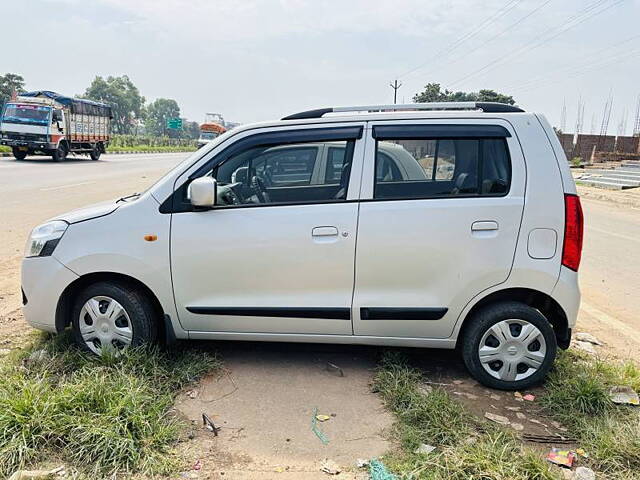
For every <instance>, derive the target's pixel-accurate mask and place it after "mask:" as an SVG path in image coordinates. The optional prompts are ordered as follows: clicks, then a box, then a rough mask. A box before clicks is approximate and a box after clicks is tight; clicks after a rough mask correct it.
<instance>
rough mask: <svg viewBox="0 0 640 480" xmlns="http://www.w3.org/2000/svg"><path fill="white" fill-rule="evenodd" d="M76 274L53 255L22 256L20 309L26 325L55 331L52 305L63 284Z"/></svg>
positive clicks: (61, 290) (54, 312) (64, 285)
mask: <svg viewBox="0 0 640 480" xmlns="http://www.w3.org/2000/svg"><path fill="white" fill-rule="evenodd" d="M77 278H78V275H76V274H75V273H73V272H72V271H71V270H69V269H68V268H67V267H65V266H64V265H63V264H62V263H60V262H59V261H58V260H56V259H55V258H54V257H31V258H25V259H23V260H22V292H23V296H24V298H23V303H24V302H25V300H26V303H25V304H24V305H23V306H22V311H23V312H24V318H25V320H26V321H27V323H28V324H29V325H31V326H32V327H34V328H37V329H39V330H44V331H46V332H56V309H57V308H58V300H59V299H60V296H61V295H62V292H64V290H65V288H67V286H69V284H71V282H73V281H74V280H76V279H77Z"/></svg>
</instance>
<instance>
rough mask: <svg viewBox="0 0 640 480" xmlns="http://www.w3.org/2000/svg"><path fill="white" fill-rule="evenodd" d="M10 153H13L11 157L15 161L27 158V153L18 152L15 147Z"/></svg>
mask: <svg viewBox="0 0 640 480" xmlns="http://www.w3.org/2000/svg"><path fill="white" fill-rule="evenodd" d="M12 151H13V156H14V157H15V158H16V160H24V159H25V158H27V155H28V154H29V152H28V151H24V150H18V149H17V148H16V147H13V149H12Z"/></svg>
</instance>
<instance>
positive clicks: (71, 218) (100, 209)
mask: <svg viewBox="0 0 640 480" xmlns="http://www.w3.org/2000/svg"><path fill="white" fill-rule="evenodd" d="M120 205H121V204H119V203H116V200H110V201H108V202H101V203H95V204H93V205H89V206H87V207H83V208H78V209H77V210H71V211H70V212H67V213H63V214H62V215H57V216H56V217H54V218H52V220H64V221H65V222H67V223H78V222H84V221H85V220H91V219H92V218H98V217H104V216H105V215H109V214H110V213H113V212H115V211H116V210H117V209H118V207H120Z"/></svg>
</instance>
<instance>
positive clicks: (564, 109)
mask: <svg viewBox="0 0 640 480" xmlns="http://www.w3.org/2000/svg"><path fill="white" fill-rule="evenodd" d="M566 128H567V102H566V100H565V99H563V100H562V111H561V112H560V131H561V132H562V133H567V132H566V131H565V130H566Z"/></svg>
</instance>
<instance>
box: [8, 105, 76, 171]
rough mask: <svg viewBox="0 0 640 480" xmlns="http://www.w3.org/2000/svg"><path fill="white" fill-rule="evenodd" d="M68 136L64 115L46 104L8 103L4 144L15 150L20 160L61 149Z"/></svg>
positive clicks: (14, 153)
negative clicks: (60, 138) (60, 143)
mask: <svg viewBox="0 0 640 480" xmlns="http://www.w3.org/2000/svg"><path fill="white" fill-rule="evenodd" d="M63 133H64V113H63V112H62V110H58V109H54V108H53V106H52V105H50V104H47V103H46V102H37V103H34V102H26V101H20V102H18V101H15V102H10V103H7V104H6V105H5V107H4V110H3V112H2V118H1V119H0V144H1V145H7V146H9V147H11V148H12V150H13V155H14V156H15V157H16V158H17V159H18V160H24V158H25V157H26V156H27V155H29V154H32V153H34V152H36V151H51V150H53V149H55V148H56V147H57V145H56V144H57V140H58V139H57V138H55V137H56V136H60V135H63Z"/></svg>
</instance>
